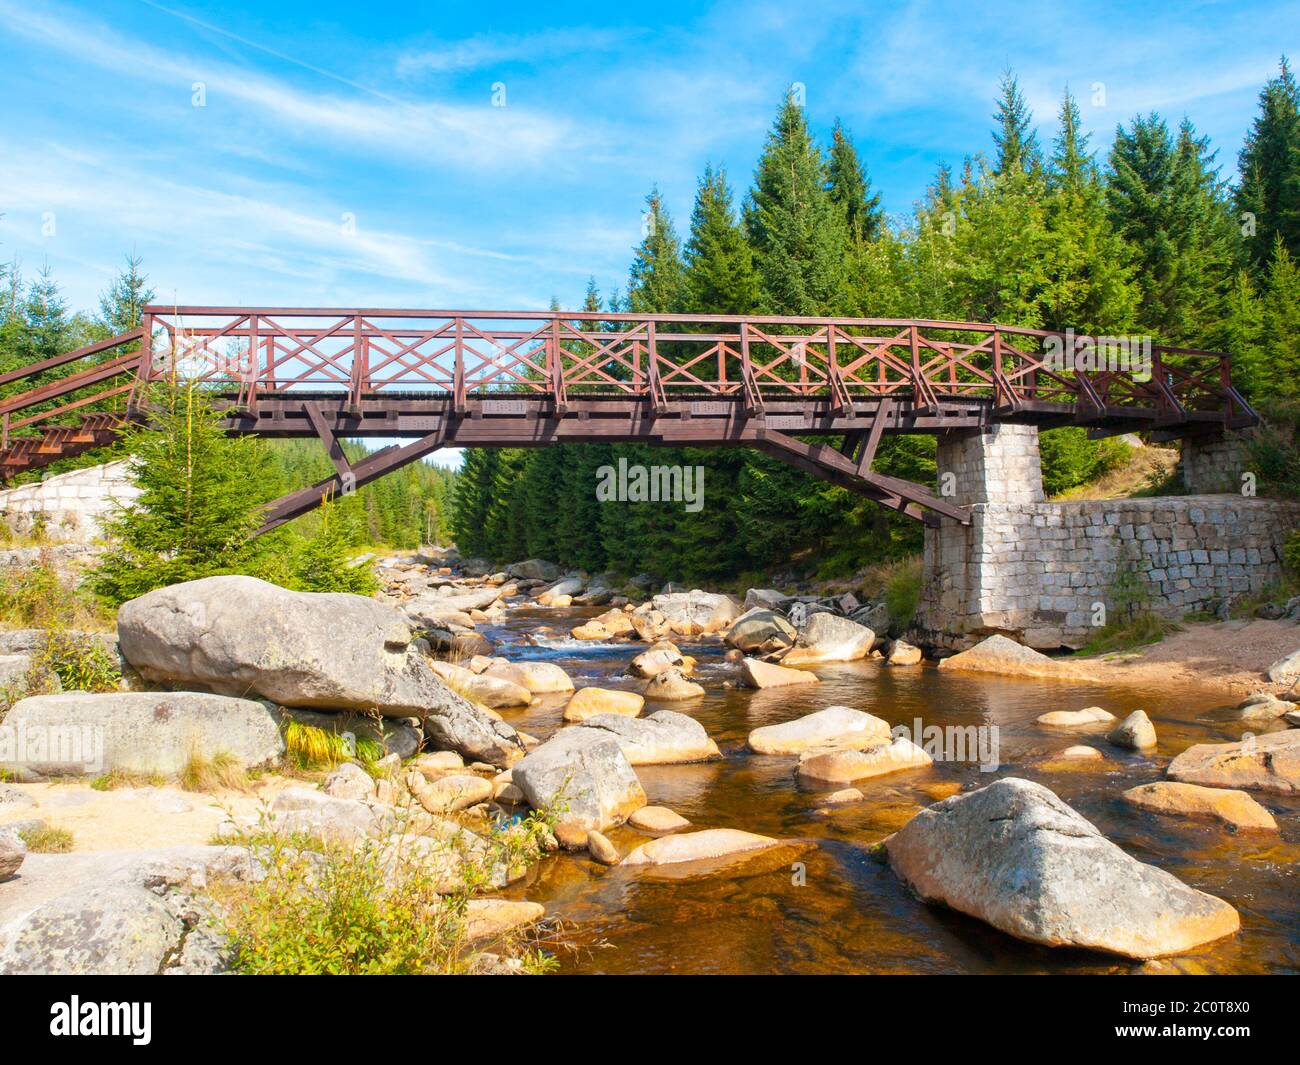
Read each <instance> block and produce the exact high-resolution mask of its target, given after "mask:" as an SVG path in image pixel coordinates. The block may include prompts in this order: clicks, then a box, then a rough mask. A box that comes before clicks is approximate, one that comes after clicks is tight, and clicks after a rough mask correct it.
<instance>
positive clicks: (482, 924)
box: [465, 899, 546, 945]
mask: <svg viewBox="0 0 1300 1065" xmlns="http://www.w3.org/2000/svg"><path fill="white" fill-rule="evenodd" d="M545 915H546V907H544V906H543V905H542V904H541V903H538V902H525V901H523V900H522V899H470V900H469V901H468V902H467V903H466V904H465V939H466V940H467V941H468V942H469V943H471V944H475V945H477V944H484V943H488V942H490V941H491V940H494V939H500V938H501V937H502V936H504V935H506V934H508V933H510V932H514V931H517V930H518V929H520V928H526V927H527V926H528V925H531V924H536V923H537V922H538V921H540V920H541V919H542V918H543V917H544V916H545Z"/></svg>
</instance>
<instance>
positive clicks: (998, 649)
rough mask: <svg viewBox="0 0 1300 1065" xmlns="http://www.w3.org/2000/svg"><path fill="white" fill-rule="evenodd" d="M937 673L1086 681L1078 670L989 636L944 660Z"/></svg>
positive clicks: (1028, 648) (1007, 640) (1005, 639)
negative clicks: (946, 670)
mask: <svg viewBox="0 0 1300 1065" xmlns="http://www.w3.org/2000/svg"><path fill="white" fill-rule="evenodd" d="M939 668H940V669H955V670H966V671H968V672H972V673H997V674H1000V675H1002V676H1006V677H1039V678H1044V679H1051V680H1086V679H1087V678H1086V677H1084V676H1082V675H1081V674H1080V672H1079V670H1078V669H1077V668H1076V667H1074V666H1073V665H1070V664H1069V663H1066V662H1060V661H1058V660H1056V659H1055V658H1048V657H1047V655H1045V654H1041V653H1040V652H1038V651H1035V650H1034V649H1033V648H1032V647H1026V646H1025V645H1024V644H1020V643H1016V641H1015V640H1011V639H1008V638H1007V637H1005V636H990V637H989V638H988V639H987V640H981V641H980V642H979V643H977V644H976V645H975V646H974V647H972V648H970V649H969V650H967V651H962V652H961V654H956V655H953V656H952V657H951V658H945V659H943V660H942V661H940V663H939Z"/></svg>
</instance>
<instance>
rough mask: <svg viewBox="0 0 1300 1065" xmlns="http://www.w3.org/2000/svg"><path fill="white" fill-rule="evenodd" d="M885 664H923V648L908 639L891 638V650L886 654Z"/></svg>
mask: <svg viewBox="0 0 1300 1065" xmlns="http://www.w3.org/2000/svg"><path fill="white" fill-rule="evenodd" d="M885 664H886V665H889V666H917V665H920V664H921V649H920V648H919V647H914V646H912V645H911V644H910V643H908V642H907V641H906V640H891V641H890V644H889V651H888V653H887V654H886V655H885Z"/></svg>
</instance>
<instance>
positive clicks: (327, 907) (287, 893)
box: [215, 808, 548, 975]
mask: <svg viewBox="0 0 1300 1065" xmlns="http://www.w3.org/2000/svg"><path fill="white" fill-rule="evenodd" d="M409 814H410V811H409V808H402V809H401V810H400V811H399V816H401V817H402V818H403V820H404V823H403V824H402V826H401V830H400V831H399V832H398V833H397V835H396V836H395V837H393V838H390V839H389V840H384V841H379V840H368V841H363V842H360V843H348V844H344V843H331V842H327V841H322V840H320V839H292V838H285V837H284V836H282V835H278V834H275V833H273V832H269V831H267V829H268V827H269V826H267V825H266V823H265V821H263V824H262V825H261V826H260V828H259V830H258V831H255V832H251V833H249V834H247V835H244V836H242V837H240V838H239V839H238V840H237V841H236V842H238V843H241V844H242V845H244V846H246V847H247V848H248V849H249V851H250V854H251V855H252V857H253V859H254V860H255V861H256V862H257V864H258V865H259V866H260V867H261V868H262V869H264V870H265V874H266V875H265V877H264V878H263V879H261V880H259V881H258V882H256V883H251V884H238V885H219V886H218V887H217V888H216V889H215V891H216V894H217V897H218V900H219V901H220V902H221V903H223V907H222V908H223V914H224V916H223V918H222V919H221V929H222V931H223V932H224V934H225V935H226V937H227V939H228V943H229V946H230V948H231V951H232V956H233V968H234V969H235V970H236V971H237V972H241V973H249V974H279V975H283V974H331V975H336V974H346V975H382V974H389V975H396V974H433V973H457V972H464V971H466V970H467V969H469V968H470V967H471V966H472V964H473V961H474V951H473V945H472V944H470V943H469V942H468V939H467V935H466V913H467V907H468V903H469V900H470V898H471V897H472V895H473V894H474V892H475V891H477V890H478V889H480V888H481V887H482V886H483V885H484V884H485V883H487V882H488V881H489V880H490V878H491V871H492V869H493V867H495V866H497V865H498V864H499V863H504V864H505V865H506V866H507V867H513V866H516V865H517V863H519V862H522V861H531V860H535V859H536V858H537V857H538V856H540V854H541V838H542V836H543V835H544V833H545V831H546V830H547V827H548V826H547V822H546V820H545V819H544V818H542V817H540V816H537V815H533V816H531V817H529V818H526V819H525V820H524V821H522V822H520V823H518V824H517V825H513V826H511V827H510V828H507V829H500V830H497V831H495V832H494V833H493V834H492V835H491V836H489V837H488V846H487V848H485V849H484V850H483V851H482V852H481V853H474V852H469V851H468V850H467V849H466V848H465V847H463V846H458V845H457V843H456V842H454V841H452V840H442V841H435V842H434V843H433V844H432V848H433V853H429V852H428V851H426V850H424V849H422V847H421V846H420V845H419V844H417V842H416V841H417V840H419V839H422V838H423V839H428V838H429V837H420V836H419V835H418V834H417V833H416V832H415V831H414V830H413V829H412V827H411V826H412V821H411V819H410V817H409ZM453 863H455V864H454V865H453ZM453 868H454V869H458V872H455V873H449V870H451V869H453ZM449 875H450V877H451V882H450V883H449V882H448V878H449ZM529 963H531V965H532V966H533V967H534V969H541V968H544V967H545V966H546V962H545V960H543V959H541V958H539V957H538V956H537V955H536V953H535V952H530V953H529V954H528V955H526V964H529Z"/></svg>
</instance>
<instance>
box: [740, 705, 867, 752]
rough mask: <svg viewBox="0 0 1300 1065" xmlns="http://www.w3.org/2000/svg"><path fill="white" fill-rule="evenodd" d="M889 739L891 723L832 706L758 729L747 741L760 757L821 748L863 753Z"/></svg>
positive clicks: (847, 708)
mask: <svg viewBox="0 0 1300 1065" xmlns="http://www.w3.org/2000/svg"><path fill="white" fill-rule="evenodd" d="M889 739H890V728H889V722H887V721H883V720H881V719H880V718H878V717H874V716H872V715H871V714H867V713H863V712H862V711H861V710H853V709H851V708H850V707H847V706H828V707H827V708H826V709H825V710H818V711H817V712H816V713H813V714H808V715H806V716H804V717H800V718H796V719H795V720H794V721H786V722H783V723H782V724H780V725H763V726H762V727H760V728H756V729H754V731H753V732H751V733H750V734H749V739H748V741H747V742H748V744H749V749H750V750H751V751H754V752H756V753H758V754H802V753H803V752H804V751H807V750H810V749H812V748H820V747H844V748H848V747H853V748H856V749H858V750H862V749H864V748H867V747H877V746H879V745H880V744H881V743H887V742H889Z"/></svg>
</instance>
